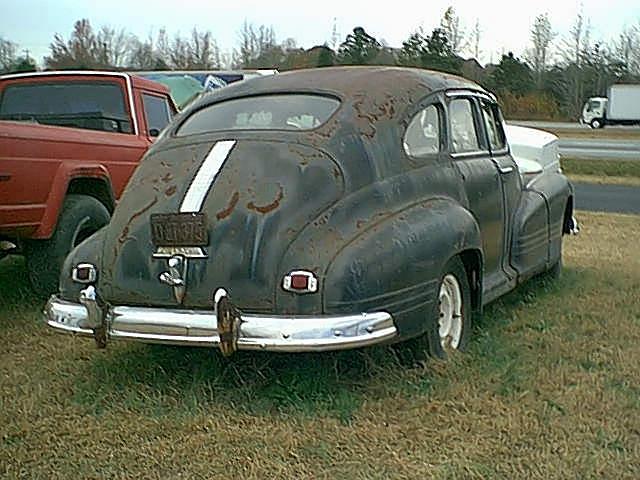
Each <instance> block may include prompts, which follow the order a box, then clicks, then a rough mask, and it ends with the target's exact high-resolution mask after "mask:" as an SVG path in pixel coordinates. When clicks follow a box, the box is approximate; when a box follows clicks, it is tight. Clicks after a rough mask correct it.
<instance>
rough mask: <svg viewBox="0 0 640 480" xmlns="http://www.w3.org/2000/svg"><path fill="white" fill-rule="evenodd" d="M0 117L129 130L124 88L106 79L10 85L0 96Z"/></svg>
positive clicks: (62, 124)
mask: <svg viewBox="0 0 640 480" xmlns="http://www.w3.org/2000/svg"><path fill="white" fill-rule="evenodd" d="M0 119H5V120H26V121H32V122H37V123H42V124H46V125H57V126H65V127H76V128H86V129H90V130H103V131H109V132H120V133H131V120H130V118H129V114H128V112H127V109H126V107H125V99H124V92H123V90H122V88H121V87H120V85H118V84H115V83H109V82H64V83H62V82H52V83H44V82H38V83H20V84H15V85H9V86H7V87H6V88H5V89H4V91H3V93H2V97H1V98H0Z"/></svg>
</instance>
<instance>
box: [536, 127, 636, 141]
mask: <svg viewBox="0 0 640 480" xmlns="http://www.w3.org/2000/svg"><path fill="white" fill-rule="evenodd" d="M542 130H546V131H548V132H551V133H553V134H555V135H558V136H559V137H560V138H594V139H602V140H640V128H633V129H626V128H602V129H599V130H593V129H591V128H586V127H585V128H543V129H542Z"/></svg>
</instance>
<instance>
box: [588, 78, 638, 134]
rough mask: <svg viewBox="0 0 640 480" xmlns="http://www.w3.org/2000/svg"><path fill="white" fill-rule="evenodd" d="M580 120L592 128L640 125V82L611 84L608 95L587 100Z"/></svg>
mask: <svg viewBox="0 0 640 480" xmlns="http://www.w3.org/2000/svg"><path fill="white" fill-rule="evenodd" d="M580 120H581V123H584V124H587V125H590V126H591V128H604V127H605V126H606V125H640V84H635V85H632V84H629V85H622V84H618V85H611V87H609V92H608V94H607V96H606V97H591V98H590V99H589V100H587V102H586V103H585V104H584V107H583V109H582V117H581V119H580Z"/></svg>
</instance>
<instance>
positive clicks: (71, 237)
mask: <svg viewBox="0 0 640 480" xmlns="http://www.w3.org/2000/svg"><path fill="white" fill-rule="evenodd" d="M109 218H110V215H109V211H108V210H107V208H106V207H105V206H104V205H103V204H102V203H100V202H99V201H98V200H97V199H95V198H93V197H90V196H87V195H74V194H70V195H67V198H65V201H64V204H63V206H62V212H61V213H60V216H59V217H58V224H57V225H56V229H55V231H54V232H53V235H52V236H51V238H49V239H47V240H29V241H28V242H26V243H25V255H26V259H27V272H28V274H29V281H30V282H31V285H32V287H33V289H34V290H35V291H36V292H37V293H40V294H43V295H46V294H51V293H53V292H55V291H56V290H57V288H58V280H59V278H60V270H61V269H62V264H63V263H64V260H65V258H66V257H67V255H68V254H69V252H70V251H71V250H72V249H73V248H74V247H75V246H76V245H78V244H79V243H80V242H82V241H83V240H84V239H86V238H88V237H89V236H90V235H92V234H93V233H95V232H96V231H98V230H99V229H100V228H102V227H103V226H105V225H106V224H107V223H109Z"/></svg>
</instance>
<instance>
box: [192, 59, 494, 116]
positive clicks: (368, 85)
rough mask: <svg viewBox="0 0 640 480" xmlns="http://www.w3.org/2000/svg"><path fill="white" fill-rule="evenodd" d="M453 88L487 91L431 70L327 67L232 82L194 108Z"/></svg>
mask: <svg viewBox="0 0 640 480" xmlns="http://www.w3.org/2000/svg"><path fill="white" fill-rule="evenodd" d="M453 88H455V89H468V90H474V91H482V92H484V89H483V88H482V87H480V86H479V85H477V84H476V83H474V82H472V81H470V80H466V79H464V78H461V77H457V76H454V75H450V74H447V73H442V72H436V71H432V70H424V69H419V68H403V67H386V66H375V67H362V66H357V67H356V66H349V67H327V68H314V69H305V70H295V71H290V72H285V73H280V74H279V75H271V76H262V77H259V78H253V79H251V81H250V82H244V83H239V84H233V85H230V86H229V87H227V88H226V89H223V90H221V91H220V92H217V93H216V94H215V95H214V96H207V97H204V98H203V99H201V100H200V101H198V102H197V104H198V105H197V106H196V105H194V108H198V106H203V104H207V103H213V102H215V101H219V100H223V99H227V98H234V97H240V96H246V95H257V94H269V93H285V92H318V93H327V94H333V95H336V96H337V97H340V98H343V99H346V98H350V97H353V96H354V95H362V94H366V95H367V97H368V98H369V99H376V98H379V99H388V98H389V96H394V95H398V96H402V95H407V94H411V93H413V92H416V93H417V94H419V97H417V98H415V99H414V98H411V99H412V100H418V99H419V98H421V97H423V96H424V95H426V94H428V93H430V92H434V91H438V90H445V89H453ZM410 96H411V97H413V95H410ZM399 100H401V98H399Z"/></svg>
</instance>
